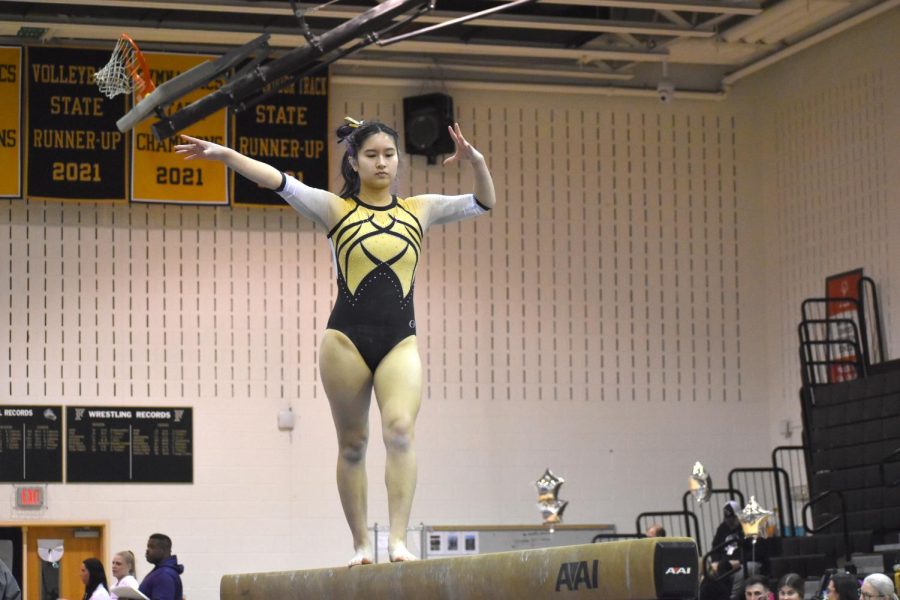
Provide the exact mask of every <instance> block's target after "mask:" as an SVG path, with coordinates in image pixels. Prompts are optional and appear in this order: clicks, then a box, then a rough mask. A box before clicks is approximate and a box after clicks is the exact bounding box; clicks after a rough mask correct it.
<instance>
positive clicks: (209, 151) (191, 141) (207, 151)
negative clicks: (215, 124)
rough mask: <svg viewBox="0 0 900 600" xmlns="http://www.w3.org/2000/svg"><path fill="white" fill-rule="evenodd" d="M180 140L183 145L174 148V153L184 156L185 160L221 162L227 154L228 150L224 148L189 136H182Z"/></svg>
mask: <svg viewBox="0 0 900 600" xmlns="http://www.w3.org/2000/svg"><path fill="white" fill-rule="evenodd" d="M181 139H182V141H183V142H184V143H182V144H178V145H177V146H175V153H176V154H181V155H182V156H184V159H185V160H194V159H195V158H205V159H207V160H223V159H224V158H225V155H226V154H227V152H228V148H226V147H225V146H220V145H219V144H216V143H214V142H209V141H206V140H201V139H199V138H195V137H191V136H189V135H183V134H182V136H181Z"/></svg>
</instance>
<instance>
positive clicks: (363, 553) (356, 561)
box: [347, 547, 372, 567]
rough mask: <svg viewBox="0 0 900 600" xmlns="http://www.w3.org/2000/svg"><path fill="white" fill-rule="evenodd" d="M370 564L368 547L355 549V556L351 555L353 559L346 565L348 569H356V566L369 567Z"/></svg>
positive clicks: (370, 554) (370, 551) (369, 549)
mask: <svg viewBox="0 0 900 600" xmlns="http://www.w3.org/2000/svg"><path fill="white" fill-rule="evenodd" d="M371 564H372V549H371V548H368V547H364V548H357V550H356V554H354V555H353V558H351V559H350V562H348V563H347V566H348V567H356V566H358V565H371Z"/></svg>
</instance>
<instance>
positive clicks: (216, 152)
mask: <svg viewBox="0 0 900 600" xmlns="http://www.w3.org/2000/svg"><path fill="white" fill-rule="evenodd" d="M181 139H182V140H184V141H185V143H184V144H179V145H177V146H175V153H176V154H182V155H184V159H185V160H194V159H197V158H205V159H208V160H217V161H219V162H222V163H225V166H226V167H228V168H229V169H231V170H233V171H236V172H238V173H240V174H241V175H243V176H244V177H246V178H247V179H249V180H250V181H252V182H254V183H256V184H257V185H260V186H262V187H264V188H268V189H270V190H274V189H276V188H278V187H279V186H281V171H279V170H278V169H276V168H275V167H273V166H272V165H269V164H266V163H264V162H261V161H258V160H256V159H254V158H250V157H249V156H244V155H243V154H241V153H240V152H238V151H237V150H232V149H231V148H228V147H226V146H220V145H219V144H216V143H214V142H209V141H207V140H201V139H199V138H194V137H190V136H187V135H182V136H181Z"/></svg>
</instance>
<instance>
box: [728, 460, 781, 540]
mask: <svg viewBox="0 0 900 600" xmlns="http://www.w3.org/2000/svg"><path fill="white" fill-rule="evenodd" d="M745 476H747V477H746V478H745ZM747 479H749V481H747ZM737 480H741V481H740V483H741V484H746V485H738V483H739V482H738V481H737ZM728 487H731V488H735V489H742V490H745V491H748V492H749V491H752V492H753V493H752V494H751V495H752V496H754V497H755V498H756V501H757V502H758V503H759V505H760V506H762V507H764V508H769V507H774V508H775V509H776V512H777V513H778V514H777V515H776V517H777V521H778V531H785V528H786V527H787V528H788V529H787V530H788V531H794V509H793V506H791V504H792V503H791V502H790V489H791V480H790V477H789V476H788V474H787V471H785V470H784V469H782V468H780V467H766V468H739V469H732V470H731V471H730V472H729V473H728Z"/></svg>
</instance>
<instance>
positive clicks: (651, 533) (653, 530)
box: [646, 523, 666, 537]
mask: <svg viewBox="0 0 900 600" xmlns="http://www.w3.org/2000/svg"><path fill="white" fill-rule="evenodd" d="M646 535H647V537H666V528H665V527H663V526H662V525H661V524H660V523H653V524H652V525H650V527H648V528H647V533H646Z"/></svg>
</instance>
